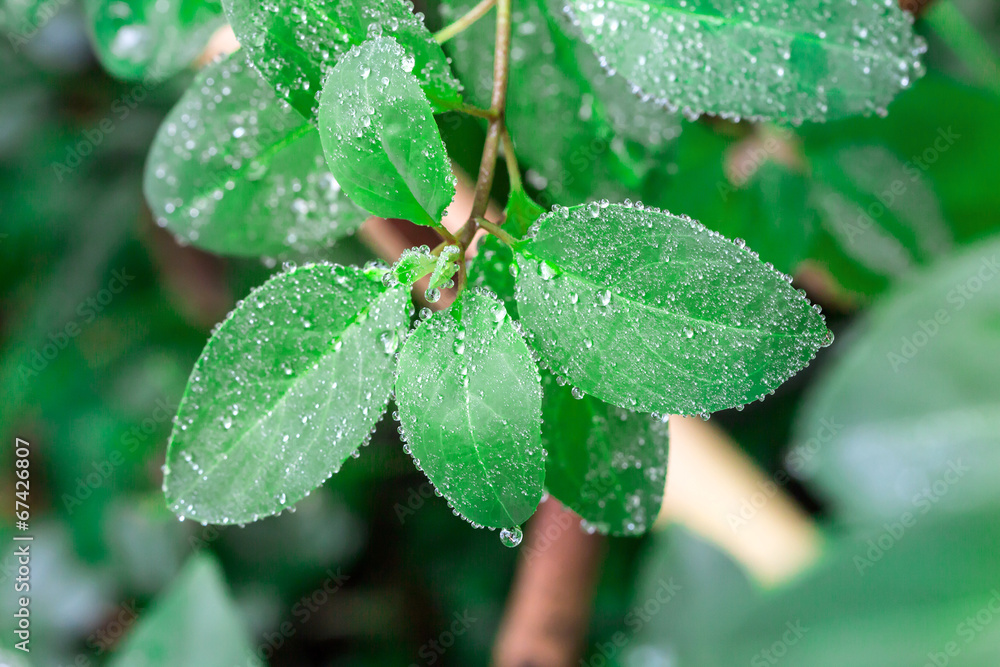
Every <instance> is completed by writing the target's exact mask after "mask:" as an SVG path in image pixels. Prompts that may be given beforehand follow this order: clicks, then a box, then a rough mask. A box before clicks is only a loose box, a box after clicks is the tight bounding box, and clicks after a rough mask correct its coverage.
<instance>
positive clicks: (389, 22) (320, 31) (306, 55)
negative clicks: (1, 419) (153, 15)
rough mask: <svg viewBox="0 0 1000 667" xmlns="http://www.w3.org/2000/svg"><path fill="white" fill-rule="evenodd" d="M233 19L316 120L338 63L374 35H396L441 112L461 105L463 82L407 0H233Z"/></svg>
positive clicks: (283, 91)
mask: <svg viewBox="0 0 1000 667" xmlns="http://www.w3.org/2000/svg"><path fill="white" fill-rule="evenodd" d="M223 4H224V5H225V8H226V14H227V16H228V17H229V22H230V24H231V25H232V26H233V31H234V32H235V33H236V37H237V38H238V39H239V41H240V44H242V45H243V48H244V49H246V51H247V54H248V57H249V59H250V61H251V62H252V63H253V65H254V67H256V68H257V69H258V70H259V71H260V73H261V74H262V75H263V76H264V78H265V79H266V80H267V81H268V82H269V83H270V84H271V85H272V86H274V89H275V90H276V91H277V92H278V95H279V96H281V97H283V98H285V99H286V100H288V101H289V102H290V103H291V104H292V106H293V107H295V108H296V109H297V110H298V111H299V113H301V114H302V115H303V116H305V117H306V118H308V119H310V120H315V118H316V114H317V111H318V109H319V94H320V91H321V90H322V88H323V82H324V80H325V79H326V75H327V73H328V72H329V70H330V68H331V67H333V65H334V64H335V63H336V62H337V61H339V60H340V59H341V58H342V57H343V56H344V55H346V54H347V52H348V51H350V50H351V48H353V47H355V46H358V45H360V44H361V43H362V42H364V41H365V40H366V39H368V38H369V37H374V36H378V35H385V36H387V37H392V38H395V39H396V40H397V41H398V42H399V43H400V44H401V45H402V46H403V49H404V50H405V52H406V56H407V58H409V59H410V60H411V61H412V62H413V67H412V70H413V74H414V75H415V76H416V77H417V78H418V79H420V84H421V86H423V89H424V92H426V93H427V97H428V98H429V99H430V100H431V102H432V103H433V104H434V106H435V108H436V109H437V110H439V111H446V110H449V109H455V108H457V107H459V106H460V105H461V101H462V99H461V95H460V93H459V91H460V90H461V86H460V85H459V83H458V81H456V80H455V78H454V77H453V76H452V74H451V71H450V69H449V67H448V59H447V58H446V57H445V55H444V51H442V50H441V47H440V46H439V45H438V44H437V42H435V41H434V38H433V36H432V35H431V34H430V32H428V31H427V28H426V27H425V26H424V23H423V16H422V15H421V14H414V13H413V5H412V4H411V3H410V2H407V1H406V0H335V1H334V2H324V3H321V2H308V1H305V0H291V1H290V2H288V3H284V4H275V3H272V2H266V1H265V0H225V1H224V2H223Z"/></svg>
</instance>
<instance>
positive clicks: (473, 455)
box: [396, 290, 545, 528]
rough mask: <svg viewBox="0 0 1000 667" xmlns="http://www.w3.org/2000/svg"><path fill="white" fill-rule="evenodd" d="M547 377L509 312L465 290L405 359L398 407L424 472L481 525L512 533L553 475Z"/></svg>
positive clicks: (419, 334)
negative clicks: (548, 457) (546, 451)
mask: <svg viewBox="0 0 1000 667" xmlns="http://www.w3.org/2000/svg"><path fill="white" fill-rule="evenodd" d="M541 402H542V390H541V386H540V379H539V375H538V368H537V367H536V366H535V364H534V362H533V361H532V359H531V354H530V352H529V350H528V346H527V345H526V344H525V342H524V339H522V338H521V335H520V334H519V333H518V331H517V329H516V328H515V327H514V323H513V322H512V320H511V319H510V317H508V315H507V311H506V310H504V307H503V304H501V303H500V302H499V301H498V300H497V299H496V298H495V297H493V296H492V295H490V294H489V293H488V292H485V291H484V292H474V291H471V290H465V292H463V293H462V295H461V297H460V298H459V299H458V301H456V302H455V303H454V304H453V305H452V306H451V308H450V309H449V310H447V311H439V312H437V313H434V315H432V316H431V317H430V319H428V320H426V321H425V322H424V323H423V324H421V325H420V326H419V327H417V329H416V330H415V331H414V332H413V333H412V334H411V336H410V338H409V339H408V340H407V341H406V344H405V345H404V346H403V351H402V352H401V353H400V355H399V368H398V371H397V377H396V403H397V404H398V406H399V420H400V423H401V424H402V427H403V431H404V438H405V439H406V442H407V444H408V447H409V451H410V453H411V454H412V455H413V458H414V461H415V462H416V463H417V466H418V467H419V468H421V469H422V470H423V471H424V472H425V473H426V474H427V477H429V478H430V480H431V482H433V483H434V485H435V486H436V487H437V489H438V490H439V491H440V492H441V493H442V494H443V495H444V497H445V498H447V499H448V502H449V503H450V504H451V506H452V507H454V508H455V510H456V511H457V512H459V513H460V514H461V515H462V516H463V517H465V518H466V519H467V520H468V521H470V522H472V523H473V524H477V525H483V526H489V527H497V528H511V527H514V526H517V525H519V524H520V523H521V522H523V521H524V520H525V519H527V518H528V517H529V516H531V513H532V512H534V511H535V507H536V506H537V505H538V502H539V501H540V500H541V495H542V481H543V479H544V476H545V467H544V461H543V452H542V446H541V442H540V440H541V434H540V431H541V425H540V419H541Z"/></svg>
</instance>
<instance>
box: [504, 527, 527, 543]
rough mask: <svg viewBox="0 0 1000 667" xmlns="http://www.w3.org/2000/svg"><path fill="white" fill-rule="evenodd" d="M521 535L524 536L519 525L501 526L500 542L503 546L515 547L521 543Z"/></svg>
mask: <svg viewBox="0 0 1000 667" xmlns="http://www.w3.org/2000/svg"><path fill="white" fill-rule="evenodd" d="M522 537H524V534H523V533H522V532H521V528H520V526H514V527H513V528H503V529H501V530H500V542H502V543H503V545H504V546H505V547H516V546H517V545H519V544H520V543H521V538H522Z"/></svg>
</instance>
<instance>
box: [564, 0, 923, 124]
mask: <svg viewBox="0 0 1000 667" xmlns="http://www.w3.org/2000/svg"><path fill="white" fill-rule="evenodd" d="M566 6H567V8H568V9H569V10H570V11H571V12H572V14H573V16H574V18H575V22H576V24H577V26H578V27H579V29H580V31H581V32H582V33H583V36H584V38H585V39H586V40H587V43H588V44H590V45H591V46H592V47H593V49H594V51H595V53H596V54H597V56H598V58H600V59H601V62H602V63H604V64H605V66H606V67H607V68H609V69H611V70H615V71H617V72H619V73H620V74H621V75H622V76H624V77H625V78H626V79H627V80H629V81H630V82H631V83H632V84H634V85H635V86H636V87H637V88H638V89H639V90H640V91H641V94H642V95H643V97H644V99H647V100H650V101H653V102H656V103H658V104H666V105H670V106H672V107H674V108H676V107H680V108H683V109H684V110H685V111H686V112H687V113H689V114H691V113H693V114H700V113H706V112H708V113H713V114H717V115H721V116H724V117H748V118H781V119H787V120H791V121H793V122H800V121H802V120H817V121H821V120H829V119H835V118H840V117H843V116H849V115H853V114H858V113H871V112H873V111H876V110H884V108H885V107H886V106H887V105H888V104H889V102H890V101H892V99H893V97H894V96H895V95H896V94H897V93H898V92H899V91H900V90H903V89H905V88H908V87H909V86H910V85H911V84H912V82H913V81H915V80H916V79H917V78H918V77H920V76H921V75H922V74H923V66H922V65H921V64H920V55H921V54H922V53H923V52H924V50H925V48H926V45H925V44H924V42H923V40H921V39H920V38H918V37H915V36H914V34H913V28H912V22H913V19H912V17H911V16H910V15H909V14H906V13H904V12H903V11H902V10H901V9H899V7H898V6H897V4H896V3H892V2H857V3H837V4H833V5H831V4H829V3H825V2H821V1H820V0H800V1H797V2H789V1H788V0H765V1H763V2H758V3H757V4H756V5H754V6H753V8H752V11H746V9H747V8H746V7H745V5H744V4H742V3H739V2H731V1H726V2H711V3H708V2H697V3H689V2H686V1H685V0H657V1H656V2H654V3H652V4H643V3H639V2H634V1H633V0H567V2H566Z"/></svg>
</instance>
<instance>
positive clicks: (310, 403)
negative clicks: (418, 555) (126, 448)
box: [165, 264, 409, 523]
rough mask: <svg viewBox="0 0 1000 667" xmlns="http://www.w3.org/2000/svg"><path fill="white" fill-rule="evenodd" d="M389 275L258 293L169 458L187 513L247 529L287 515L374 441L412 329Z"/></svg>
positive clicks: (188, 412) (232, 326) (292, 274)
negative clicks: (401, 351)
mask: <svg viewBox="0 0 1000 667" xmlns="http://www.w3.org/2000/svg"><path fill="white" fill-rule="evenodd" d="M384 274H385V272H384V271H379V270H374V269H372V270H368V271H362V270H361V269H357V268H353V267H342V266H335V265H331V264H313V265H308V266H304V267H302V268H298V269H293V270H290V271H286V272H283V273H281V274H279V275H277V276H275V277H274V278H272V279H271V280H269V281H268V282H266V283H265V284H264V285H263V286H262V287H260V288H258V289H256V290H254V291H253V292H252V293H251V294H250V296H248V297H247V298H246V299H245V300H244V301H243V302H242V303H241V304H240V305H239V307H237V309H236V310H235V311H233V312H232V313H231V314H230V316H229V318H228V319H226V321H225V322H223V323H222V325H221V326H220V327H219V328H218V329H217V330H216V332H215V333H214V334H213V336H212V339H211V340H210V341H209V342H208V345H207V346H206V347H205V350H204V352H202V354H201V358H199V359H198V362H197V364H195V367H194V370H193V371H192V372H191V379H190V381H189V382H188V387H187V390H186V391H185V392H184V398H183V399H182V401H181V405H180V408H179V410H178V415H177V422H176V424H175V427H174V432H173V434H172V436H171V440H170V447H169V450H168V452H167V472H166V479H165V490H166V494H167V499H168V501H169V503H170V507H171V509H172V510H173V511H175V512H177V513H178V514H180V515H182V516H190V517H192V518H194V519H197V520H199V521H209V522H212V523H242V522H246V521H255V520H257V519H258V518H260V517H261V516H266V515H269V514H274V513H276V512H280V511H281V510H283V509H285V508H286V507H290V506H291V505H293V504H295V503H296V502H297V501H299V500H300V499H302V498H303V497H304V496H305V495H307V494H308V493H309V492H310V491H311V490H312V489H314V488H316V487H317V486H319V485H320V484H322V483H323V482H324V481H325V480H326V479H327V478H329V477H330V475H332V474H333V473H335V472H337V471H338V470H339V469H340V466H341V465H342V464H343V463H344V461H346V460H347V458H348V457H350V456H351V455H353V454H354V453H355V452H356V451H357V449H358V448H359V447H360V446H361V445H363V444H365V442H366V441H367V438H368V436H369V432H370V431H371V429H372V427H373V426H374V425H375V423H376V422H377V421H378V419H379V418H380V417H381V416H382V412H383V411H384V410H385V406H386V403H387V402H388V399H389V391H390V389H391V387H392V369H393V365H394V354H395V352H396V349H397V347H398V346H399V342H400V341H401V340H402V339H403V337H404V335H405V333H406V329H407V326H408V324H409V322H408V310H409V305H408V301H409V299H408V294H407V292H406V290H405V289H402V288H393V289H386V288H385V287H384V286H383V284H382V278H383V276H384Z"/></svg>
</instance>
